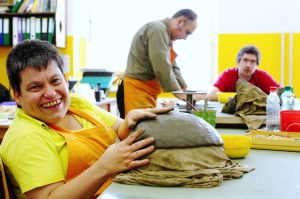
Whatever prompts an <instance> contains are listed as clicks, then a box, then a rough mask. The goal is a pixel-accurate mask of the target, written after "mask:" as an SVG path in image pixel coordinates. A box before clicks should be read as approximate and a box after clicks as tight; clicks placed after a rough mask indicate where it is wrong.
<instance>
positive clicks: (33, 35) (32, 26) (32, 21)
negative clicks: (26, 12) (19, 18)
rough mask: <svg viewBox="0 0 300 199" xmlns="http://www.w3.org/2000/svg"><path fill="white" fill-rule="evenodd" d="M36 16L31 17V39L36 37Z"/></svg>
mask: <svg viewBox="0 0 300 199" xmlns="http://www.w3.org/2000/svg"><path fill="white" fill-rule="evenodd" d="M35 21H36V18H35V17H30V39H35Z"/></svg>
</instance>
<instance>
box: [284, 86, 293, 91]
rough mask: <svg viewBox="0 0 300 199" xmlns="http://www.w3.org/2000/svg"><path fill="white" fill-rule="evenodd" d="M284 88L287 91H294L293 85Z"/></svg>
mask: <svg viewBox="0 0 300 199" xmlns="http://www.w3.org/2000/svg"><path fill="white" fill-rule="evenodd" d="M284 90H285V91H292V87H290V86H285V87H284Z"/></svg>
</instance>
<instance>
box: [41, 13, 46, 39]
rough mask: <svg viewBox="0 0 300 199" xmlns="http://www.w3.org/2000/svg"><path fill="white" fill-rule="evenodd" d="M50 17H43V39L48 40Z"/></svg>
mask: <svg viewBox="0 0 300 199" xmlns="http://www.w3.org/2000/svg"><path fill="white" fill-rule="evenodd" d="M47 32H48V18H47V17H42V34H41V40H46V41H48V34H47Z"/></svg>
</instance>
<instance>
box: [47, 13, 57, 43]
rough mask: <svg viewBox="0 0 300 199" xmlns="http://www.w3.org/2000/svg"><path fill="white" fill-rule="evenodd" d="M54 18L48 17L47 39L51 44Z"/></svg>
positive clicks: (52, 41)
mask: <svg viewBox="0 0 300 199" xmlns="http://www.w3.org/2000/svg"><path fill="white" fill-rule="evenodd" d="M54 28H55V25H54V18H53V17H49V19H48V41H49V42H50V43H52V44H54Z"/></svg>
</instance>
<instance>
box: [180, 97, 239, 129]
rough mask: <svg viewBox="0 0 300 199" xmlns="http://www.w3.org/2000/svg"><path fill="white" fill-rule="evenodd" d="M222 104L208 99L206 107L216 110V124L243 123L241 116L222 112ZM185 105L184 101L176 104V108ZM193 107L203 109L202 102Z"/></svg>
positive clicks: (182, 107) (181, 107)
mask: <svg viewBox="0 0 300 199" xmlns="http://www.w3.org/2000/svg"><path fill="white" fill-rule="evenodd" d="M223 106H224V104H222V103H220V102H216V101H208V104H207V109H208V110H216V111H217V113H216V124H217V125H244V121H243V120H242V118H241V117H238V116H235V115H233V114H228V113H222V108H223ZM184 107H185V105H184V103H182V102H181V103H180V104H179V105H178V107H177V108H178V109H179V110H180V111H181V110H183V109H184ZM195 107H196V108H197V109H199V110H201V109H203V102H202V101H200V102H197V104H196V105H195Z"/></svg>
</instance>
